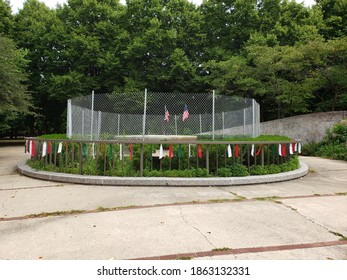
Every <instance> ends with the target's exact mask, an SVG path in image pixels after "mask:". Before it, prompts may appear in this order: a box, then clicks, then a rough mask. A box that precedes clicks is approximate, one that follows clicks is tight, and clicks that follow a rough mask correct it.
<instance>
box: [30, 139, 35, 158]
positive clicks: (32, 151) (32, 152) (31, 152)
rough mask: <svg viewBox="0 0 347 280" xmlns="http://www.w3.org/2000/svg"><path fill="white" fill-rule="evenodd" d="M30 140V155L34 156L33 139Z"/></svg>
mask: <svg viewBox="0 0 347 280" xmlns="http://www.w3.org/2000/svg"><path fill="white" fill-rule="evenodd" d="M30 142H31V145H30V147H31V151H30V155H31V156H32V157H34V156H35V141H30Z"/></svg>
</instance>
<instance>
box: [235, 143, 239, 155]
mask: <svg viewBox="0 0 347 280" xmlns="http://www.w3.org/2000/svg"><path fill="white" fill-rule="evenodd" d="M235 157H237V158H238V157H239V145H235Z"/></svg>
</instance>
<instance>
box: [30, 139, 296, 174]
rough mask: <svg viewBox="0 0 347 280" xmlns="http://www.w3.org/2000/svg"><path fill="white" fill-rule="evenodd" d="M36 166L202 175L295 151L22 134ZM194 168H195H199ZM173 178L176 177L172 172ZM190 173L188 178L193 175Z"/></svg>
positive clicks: (291, 146)
mask: <svg viewBox="0 0 347 280" xmlns="http://www.w3.org/2000/svg"><path fill="white" fill-rule="evenodd" d="M26 152H29V153H30V154H31V158H32V159H33V162H34V164H36V167H35V166H34V168H37V169H44V170H45V168H46V167H48V169H47V170H50V171H56V172H65V173H74V174H84V175H109V176H146V172H147V174H148V172H153V171H155V170H157V171H160V172H162V171H165V170H169V171H171V170H178V171H180V170H184V171H187V170H188V171H189V170H194V172H195V171H199V170H200V171H201V169H204V170H205V171H204V172H205V173H204V175H205V176H209V175H213V176H219V175H220V173H221V172H222V171H224V172H225V171H226V170H227V171H228V170H230V169H232V168H233V167H237V166H243V167H244V168H247V169H248V170H251V169H252V168H255V167H257V166H272V167H273V166H275V168H276V166H278V165H280V164H283V163H286V162H288V161H289V160H290V159H291V158H293V156H295V155H297V154H300V153H301V142H300V141H297V140H291V141H262V142H258V141H255V142H249V141H238V142H237V141H197V140H195V141H194V140H191V141H184V140H177V141H158V140H150V141H149V140H141V139H138V140H131V139H127V140H99V141H98V140H66V139H62V140H59V139H41V138H26ZM200 171H199V172H200ZM178 177H179V176H178ZM193 177H194V176H193Z"/></svg>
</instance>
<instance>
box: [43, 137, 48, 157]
mask: <svg viewBox="0 0 347 280" xmlns="http://www.w3.org/2000/svg"><path fill="white" fill-rule="evenodd" d="M46 153H47V142H46V141H44V142H43V144H42V157H44V156H46Z"/></svg>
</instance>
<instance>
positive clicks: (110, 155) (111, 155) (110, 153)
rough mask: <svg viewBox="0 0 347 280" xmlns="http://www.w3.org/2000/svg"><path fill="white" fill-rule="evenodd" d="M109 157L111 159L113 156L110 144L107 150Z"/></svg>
mask: <svg viewBox="0 0 347 280" xmlns="http://www.w3.org/2000/svg"><path fill="white" fill-rule="evenodd" d="M108 156H109V158H110V160H112V157H113V153H112V144H110V151H109V155H108Z"/></svg>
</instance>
